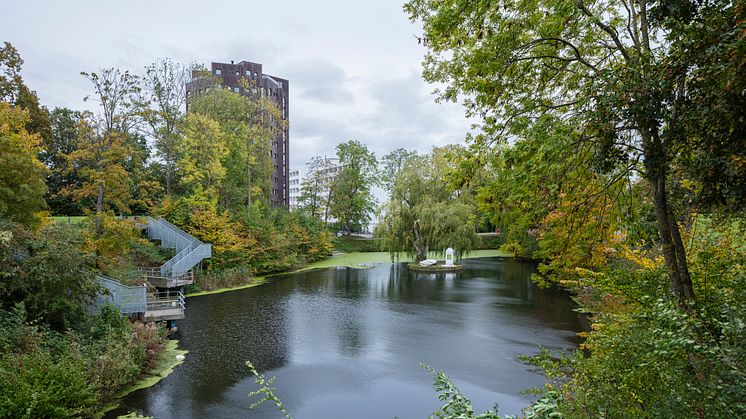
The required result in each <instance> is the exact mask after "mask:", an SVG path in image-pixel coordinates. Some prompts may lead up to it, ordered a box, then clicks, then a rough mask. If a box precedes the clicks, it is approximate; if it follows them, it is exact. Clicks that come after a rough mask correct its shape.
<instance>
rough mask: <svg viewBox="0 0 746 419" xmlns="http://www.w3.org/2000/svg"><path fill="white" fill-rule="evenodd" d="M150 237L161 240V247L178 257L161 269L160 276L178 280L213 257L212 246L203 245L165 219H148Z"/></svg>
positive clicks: (167, 262) (170, 260)
mask: <svg viewBox="0 0 746 419" xmlns="http://www.w3.org/2000/svg"><path fill="white" fill-rule="evenodd" d="M147 231H148V237H149V238H150V239H152V240H160V241H161V246H162V247H166V248H172V249H175V250H176V255H175V256H174V257H172V258H171V259H169V260H168V261H166V263H164V264H163V265H162V266H161V267H160V276H161V277H164V278H178V277H181V276H182V275H184V274H185V273H187V272H188V271H189V270H191V269H192V268H194V267H195V266H196V265H197V264H198V263H200V262H201V261H202V259H206V258H210V257H211V256H212V245H210V244H205V243H202V242H201V241H199V240H197V239H196V238H195V237H193V236H192V235H190V234H189V233H187V232H185V231H184V230H182V229H180V228H178V227H176V226H175V225H173V224H171V223H169V222H168V221H166V220H164V219H163V218H158V219H155V218H152V217H148V229H147Z"/></svg>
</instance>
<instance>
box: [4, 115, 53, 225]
mask: <svg viewBox="0 0 746 419" xmlns="http://www.w3.org/2000/svg"><path fill="white" fill-rule="evenodd" d="M28 121H29V117H28V112H27V111H24V110H22V109H20V108H15V107H12V106H11V105H10V104H8V103H6V102H0V217H4V218H10V219H12V220H14V221H18V222H21V223H25V224H31V223H37V222H38V221H39V218H38V213H39V212H40V211H42V210H43V209H45V208H46V204H45V202H44V194H45V193H46V191H47V187H46V185H45V184H44V174H45V169H44V166H43V165H42V164H41V162H40V161H39V159H38V158H37V153H38V151H39V143H40V138H39V136H38V135H33V134H30V133H29V132H28V131H27V130H26V127H25V126H26V124H27V123H28Z"/></svg>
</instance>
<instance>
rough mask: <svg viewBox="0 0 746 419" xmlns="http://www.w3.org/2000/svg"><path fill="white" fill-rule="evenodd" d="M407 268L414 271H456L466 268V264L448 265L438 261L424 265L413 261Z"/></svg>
mask: <svg viewBox="0 0 746 419" xmlns="http://www.w3.org/2000/svg"><path fill="white" fill-rule="evenodd" d="M407 269H409V270H410V271H414V272H431V273H436V272H456V271H460V270H462V269H464V265H446V264H444V263H437V264H435V265H430V266H423V265H420V264H419V263H416V262H412V263H408V264H407Z"/></svg>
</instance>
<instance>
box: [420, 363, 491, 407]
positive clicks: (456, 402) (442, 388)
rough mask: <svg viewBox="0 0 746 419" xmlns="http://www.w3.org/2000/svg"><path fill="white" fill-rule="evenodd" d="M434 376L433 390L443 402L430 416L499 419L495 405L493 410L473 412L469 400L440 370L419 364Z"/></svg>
mask: <svg viewBox="0 0 746 419" xmlns="http://www.w3.org/2000/svg"><path fill="white" fill-rule="evenodd" d="M420 365H421V366H422V368H424V369H426V370H427V371H428V372H430V374H432V375H433V377H434V378H435V384H434V385H435V390H436V391H437V392H438V400H440V401H442V402H444V403H443V405H442V406H440V407H439V408H438V410H436V411H435V412H433V415H432V416H430V417H431V418H433V417H435V418H458V419H470V418H474V419H499V418H500V416H498V415H497V409H498V407H497V405H495V408H494V409H493V410H486V411H484V412H482V413H480V414H477V415H475V414H474V407H472V404H471V400H469V399H468V398H467V397H466V396H464V395H463V394H461V391H460V390H459V389H458V387H456V385H455V384H453V382H451V380H450V379H449V378H448V377H447V376H446V375H445V374H444V373H443V372H442V371H441V372H438V371H435V370H434V369H433V368H431V367H430V366H427V365H425V364H420Z"/></svg>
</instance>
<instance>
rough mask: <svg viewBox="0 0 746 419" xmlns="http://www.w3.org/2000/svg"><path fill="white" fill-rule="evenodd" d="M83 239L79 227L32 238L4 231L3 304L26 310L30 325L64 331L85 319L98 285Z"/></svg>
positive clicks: (13, 227) (50, 229) (13, 228)
mask: <svg viewBox="0 0 746 419" xmlns="http://www.w3.org/2000/svg"><path fill="white" fill-rule="evenodd" d="M82 244H83V238H82V237H81V235H80V232H79V231H78V230H77V229H76V228H75V227H74V226H64V225H51V226H46V227H44V228H42V229H41V230H39V231H38V232H32V231H29V230H27V229H25V228H23V227H22V226H20V225H17V224H7V223H4V224H2V225H0V278H2V282H0V304H2V307H3V308H5V309H9V308H10V307H13V306H15V305H16V304H18V303H23V304H25V307H26V310H27V312H28V316H29V318H28V319H29V320H35V319H40V320H42V321H43V322H45V323H47V324H49V325H52V326H53V327H54V328H56V329H57V330H63V329H64V328H65V327H66V326H67V325H70V324H73V323H74V322H76V321H77V319H78V318H79V317H80V316H82V315H84V313H85V312H86V310H87V301H88V299H90V298H92V297H93V296H95V294H96V292H97V291H98V283H97V282H96V281H95V279H94V276H93V273H92V271H91V269H90V263H91V261H92V259H91V257H90V255H89V254H86V253H84V252H82V251H81V248H82Z"/></svg>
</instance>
